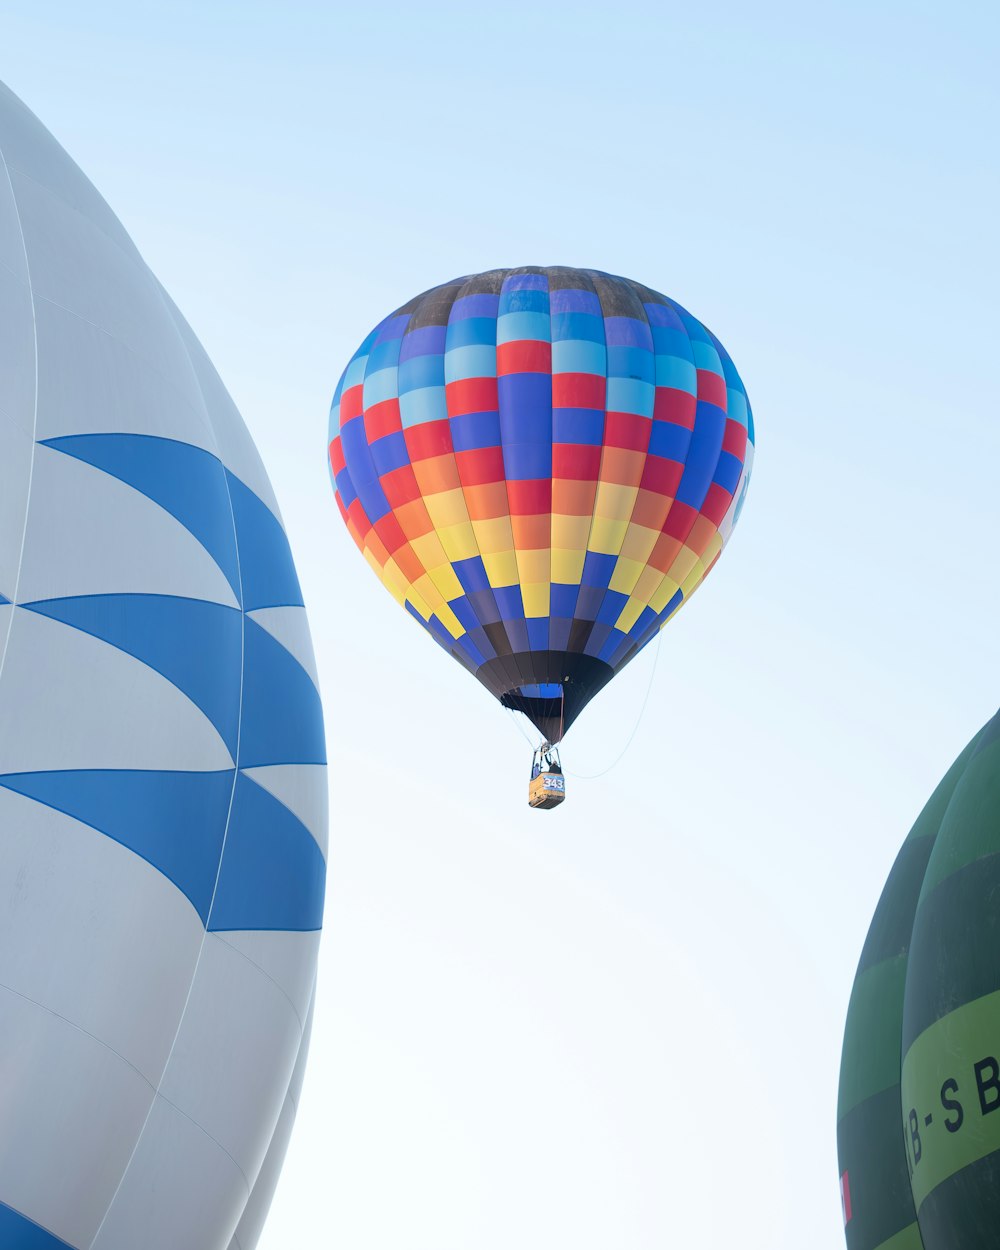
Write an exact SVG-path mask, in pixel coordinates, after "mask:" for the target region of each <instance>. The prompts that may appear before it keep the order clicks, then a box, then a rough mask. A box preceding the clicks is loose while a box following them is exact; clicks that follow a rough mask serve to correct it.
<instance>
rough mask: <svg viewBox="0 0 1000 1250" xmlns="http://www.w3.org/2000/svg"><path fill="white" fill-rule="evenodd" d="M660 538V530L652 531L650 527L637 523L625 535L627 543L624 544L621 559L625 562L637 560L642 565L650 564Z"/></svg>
mask: <svg viewBox="0 0 1000 1250" xmlns="http://www.w3.org/2000/svg"><path fill="white" fill-rule="evenodd" d="M659 537H660V531H659V530H658V529H652V528H651V527H650V526H648V525H639V524H638V523H637V522H636V521H633V522H632V524H631V525H630V526H629V527H628V532H627V533H626V535H625V541H624V542H623V543H622V549H621V558H622V559H623V560H636V561H638V562H639V563H640V564H648V563H649V557H650V556H651V555H652V554H653V548H654V547H655V546H656V540H657V539H658V538H659Z"/></svg>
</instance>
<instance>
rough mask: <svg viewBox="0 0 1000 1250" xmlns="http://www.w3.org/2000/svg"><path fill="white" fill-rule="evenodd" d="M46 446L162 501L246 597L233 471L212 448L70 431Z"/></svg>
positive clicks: (151, 438)
mask: <svg viewBox="0 0 1000 1250" xmlns="http://www.w3.org/2000/svg"><path fill="white" fill-rule="evenodd" d="M42 446H43V447H51V448H53V449H54V450H55V451H60V452H63V453H64V454H65V455H67V456H73V457H74V459H76V460H83V461H84V462H85V463H87V464H92V465H93V466H94V468H95V469H101V470H102V471H103V472H104V473H109V474H111V476H112V477H116V478H118V479H119V481H122V482H125V483H126V484H127V485H129V486H131V487H133V488H134V489H135V490H137V491H139V492H140V493H141V494H143V495H145V496H146V497H147V498H148V499H152V500H153V501H154V502H155V503H158V504H159V505H160V507H161V508H163V509H165V510H166V511H167V512H169V513H170V515H171V516H172V517H174V518H175V519H176V520H177V521H179V522H180V523H181V525H183V526H184V528H185V529H186V530H188V531H189V533H191V534H193V535H194V537H195V538H197V540H198V541H199V542H200V543H201V545H202V546H203V547H204V548H205V550H206V551H207V552H208V554H209V555H210V556H211V557H212V559H213V560H214V561H215V562H216V564H217V565H218V566H219V568H220V569H221V570H222V572H223V573H224V574H225V576H226V580H227V581H228V582H229V584H230V586H231V587H232V589H233V594H234V595H235V596H236V598H237V600H238V601H239V600H240V568H239V559H238V557H237V550H236V535H235V534H234V532H233V511H232V507H231V506H230V500H229V490H228V489H227V481H226V477H227V474H226V470H225V469H224V468H223V466H222V462H221V461H220V460H219V459H218V458H217V457H216V456H213V455H212V454H211V452H207V451H203V450H202V449H201V448H200V447H194V446H193V445H192V444H190V443H179V442H175V441H174V440H173V439H169V438H157V437H154V436H152V435H149V434H70V435H66V436H65V437H63V438H49V439H43V440H42ZM244 489H246V488H244ZM255 498H256V496H255ZM261 506H262V507H263V505H261Z"/></svg>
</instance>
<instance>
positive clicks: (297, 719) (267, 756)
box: [239, 617, 326, 768]
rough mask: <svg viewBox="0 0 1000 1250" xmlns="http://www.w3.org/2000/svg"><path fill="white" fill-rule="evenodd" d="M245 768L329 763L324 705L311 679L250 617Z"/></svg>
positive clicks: (245, 688)
mask: <svg viewBox="0 0 1000 1250" xmlns="http://www.w3.org/2000/svg"><path fill="white" fill-rule="evenodd" d="M243 647H244V660H243V720H242V725H241V729H240V758H239V765H240V767H241V768H256V767H259V766H260V765H263V764H325V763H326V737H325V734H324V731H323V708H322V705H321V704H320V699H319V692H318V691H317V690H316V687H315V686H314V685H313V681H312V678H311V677H310V676H309V674H308V673H307V672H306V670H305V669H304V668H303V667H302V665H301V664H300V663H299V662H298V660H296V659H295V657H294V656H293V655H292V654H291V652H289V651H286V650H285V648H284V647H283V646H282V645H281V643H280V642H278V641H277V640H276V639H275V638H273V637H272V636H271V635H270V634H269V633H268V632H267V630H266V629H264V628H263V627H262V626H260V625H258V624H257V622H256V621H255V620H253V619H252V618H251V617H246V618H245V628H244V635H243Z"/></svg>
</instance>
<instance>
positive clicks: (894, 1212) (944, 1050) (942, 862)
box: [837, 714, 1000, 1250]
mask: <svg viewBox="0 0 1000 1250" xmlns="http://www.w3.org/2000/svg"><path fill="white" fill-rule="evenodd" d="M998 897H1000V714H998V715H997V716H996V717H994V719H993V720H992V721H990V722H989V724H987V725H986V726H985V727H984V728H983V729H982V730H981V731H980V732H979V733H978V734H977V735H976V737H975V738H974V739H973V740H972V742H970V743H969V745H968V746H967V747H966V749H965V750H964V751H963V752H962V754H961V755H960V756H959V758H958V759H957V760H956V762H955V764H954V765H953V766H952V767H951V769H950V770H949V771H948V773H947V775H946V776H945V778H944V779H943V780H942V782H941V783H940V785H939V786H938V787H937V789H936V790H935V791H934V794H933V795H932V796H931V798H930V800H929V801H928V803H927V806H926V807H925V808H924V810H923V812H922V813H921V814H920V816H919V817H918V819H917V822H916V824H915V825H914V826H913V829H912V830H911V831H910V834H909V836H908V838H907V839H906V841H905V842H904V844H903V846H902V849H901V850H900V852H899V855H898V856H897V858H896V862H895V864H894V866H893V869H892V872H891V873H890V875H889V879H888V881H887V882H886V886H885V889H884V890H883V892H882V897H881V898H880V900H879V904H878V907H877V909H876V911H875V916H874V918H873V920H872V924H871V928H870V930H869V933H868V938H867V940H866V942H865V946H864V949H863V951H862V954H861V961H860V963H859V965H858V972H857V976H856V978H855V982H854V988H853V990H852V993H851V1002H850V1006H849V1008H848V1015H847V1023H846V1027H845V1031H844V1048H843V1056H842V1059H841V1071H840V1096H839V1101H838V1113H837V1120H838V1124H837V1144H838V1153H839V1159H840V1173H841V1177H840V1184H841V1194H842V1197H843V1206H844V1219H845V1230H846V1236H847V1245H848V1247H849V1250H881V1247H885V1248H886V1250H956V1248H957V1247H960V1248H961V1250H986V1247H992V1246H995V1245H996V1236H997V1228H998V1227H1000V1115H994V1111H995V1110H997V1109H1000V960H998V958H997V953H998V950H1000V912H998V909H997V898H998Z"/></svg>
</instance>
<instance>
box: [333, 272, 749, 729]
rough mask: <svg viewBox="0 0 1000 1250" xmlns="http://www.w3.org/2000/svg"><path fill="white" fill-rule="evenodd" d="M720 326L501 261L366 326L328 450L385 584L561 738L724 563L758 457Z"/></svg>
mask: <svg viewBox="0 0 1000 1250" xmlns="http://www.w3.org/2000/svg"><path fill="white" fill-rule="evenodd" d="M753 441H754V433H753V419H752V417H751V413H750V407H749V404H748V402H747V397H746V392H745V390H744V388H743V384H742V383H741V381H740V378H739V375H738V374H737V372H736V369H735V367H734V366H733V363H732V361H731V360H730V358H729V356H728V355H727V353H726V351H725V350H724V348H723V347H722V345H721V344H720V343H719V341H718V339H716V338H715V336H714V335H712V334H711V332H710V331H708V330H707V329H706V328H705V327H704V326H703V325H702V324H701V322H700V321H698V320H697V319H696V318H694V317H692V316H691V315H690V314H689V313H688V312H686V311H685V310H684V309H683V308H681V307H680V305H678V304H676V303H675V302H673V301H672V300H669V299H667V298H666V297H665V296H663V295H659V294H658V293H657V292H655V291H651V290H649V289H648V288H647V287H644V286H641V285H640V284H639V283H636V282H631V281H629V280H627V279H625V278H617V277H613V276H611V275H609V274H604V273H599V272H596V271H594V270H584V269H567V268H555V267H554V268H532V267H529V268H522V269H510V270H504V269H499V270H492V271H490V272H488V273H482V274H477V275H475V276H473V277H466V278H459V279H457V280H455V281H454V282H449V283H446V284H445V285H444V286H440V287H436V288H434V289H433V290H431V291H428V292H426V293H425V294H423V295H420V296H418V297H417V298H416V299H414V300H411V301H410V302H409V303H408V304H405V305H404V306H403V307H402V308H400V309H398V310H397V311H396V312H394V313H392V314H391V315H390V316H389V317H387V318H386V319H385V320H384V321H382V322H381V323H380V324H379V325H378V326H376V328H375V329H374V330H373V331H372V332H371V334H369V335H368V337H367V338H366V339H365V341H364V342H363V343H362V345H361V347H360V348H359V349H358V351H357V352H356V353H355V355H354V357H353V359H352V360H351V362H350V364H349V365H348V366H347V369H346V370H345V372H344V374H343V377H342V378H341V380H340V384H339V385H338V387H337V390H336V394H335V396H334V400H333V407H332V410H331V416H330V440H329V455H330V468H331V472H332V474H333V480H334V484H335V487H336V494H337V502H338V505H339V507H340V511H341V514H342V516H343V517H344V520H345V521H346V523H347V527H348V529H349V530H350V532H351V535H352V537H353V538H354V540H355V542H356V543H357V545H358V546H359V547H360V549H361V550H362V552H363V553H364V555H365V557H366V559H367V560H368V562H369V563H370V564H371V565H372V567H373V568H374V569H375V571H376V573H377V574H378V575H379V577H380V578H381V579H382V581H383V582H384V584H385V585H386V587H387V588H388V589H389V591H390V592H391V593H392V594H393V596H394V597H395V598H396V599H397V601H398V602H399V603H400V604H402V605H403V606H405V607H406V609H407V610H408V611H409V612H410V613H411V615H413V616H414V617H416V619H417V620H418V621H419V622H420V623H421V624H422V625H423V626H424V627H425V628H426V629H427V630H428V631H429V632H430V634H431V635H432V636H433V637H434V638H435V640H436V641H437V642H438V643H440V645H441V646H442V647H444V649H445V650H446V651H448V652H449V654H451V655H452V656H454V658H455V659H456V660H458V661H459V663H461V664H462V665H464V666H465V667H466V668H467V669H468V670H469V671H470V672H471V673H473V674H475V676H476V677H477V678H478V679H479V681H480V682H482V684H483V685H484V686H485V687H486V688H487V689H488V690H489V691H490V692H491V693H492V694H493V695H495V696H496V697H497V698H499V699H500V700H501V702H502V703H504V704H505V705H506V706H508V707H511V708H514V709H516V710H518V711H521V712H523V713H525V715H527V716H528V717H529V719H531V720H532V721H533V723H534V724H535V725H536V726H537V727H538V729H539V730H540V731H541V733H542V734H543V735H544V736H545V737H546V738H548V739H549V740H550V741H553V742H556V741H558V740H559V739H560V738H561V737H562V735H563V733H564V732H565V731H566V729H568V728H569V726H570V725H571V724H572V723H573V721H574V720H575V718H576V717H577V716H578V715H579V714H580V712H581V711H582V710H583V708H584V706H585V705H586V704H587V703H588V702H589V700H590V699H591V698H593V696H594V695H595V694H596V693H597V692H598V691H599V690H600V689H601V688H602V687H603V686H604V685H605V684H606V683H607V682H608V681H610V680H611V678H612V677H613V676H614V675H615V673H617V672H618V671H619V670H620V669H621V668H622V667H623V666H624V665H625V664H627V663H628V662H629V660H631V659H632V658H633V657H634V656H635V655H636V654H638V652H639V651H640V650H641V649H642V648H643V647H644V646H645V645H646V643H648V642H649V641H650V640H651V639H652V638H653V637H654V636H655V635H656V633H657V631H658V630H659V629H660V628H661V626H662V625H663V624H664V623H665V622H666V621H667V620H669V619H670V617H671V616H673V614H674V613H675V612H677V611H678V609H679V608H680V607H681V605H682V604H683V603H685V602H686V601H687V600H688V599H689V598H690V597H691V595H692V594H693V593H694V591H695V589H696V588H697V587H698V586H699V585H700V584H701V582H702V580H703V579H704V577H705V575H706V574H707V573H708V571H709V570H710V569H711V567H712V566H713V564H714V563H715V561H716V559H717V558H718V556H719V553H720V552H721V550H722V547H723V546H724V544H725V542H726V540H727V538H728V537H729V534H730V533H731V531H732V528H733V525H734V524H735V521H736V518H737V516H738V513H739V509H740V506H741V504H742V501H743V497H744V494H745V491H746V487H747V483H748V481H749V476H750V467H751V462H752V456H753Z"/></svg>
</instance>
